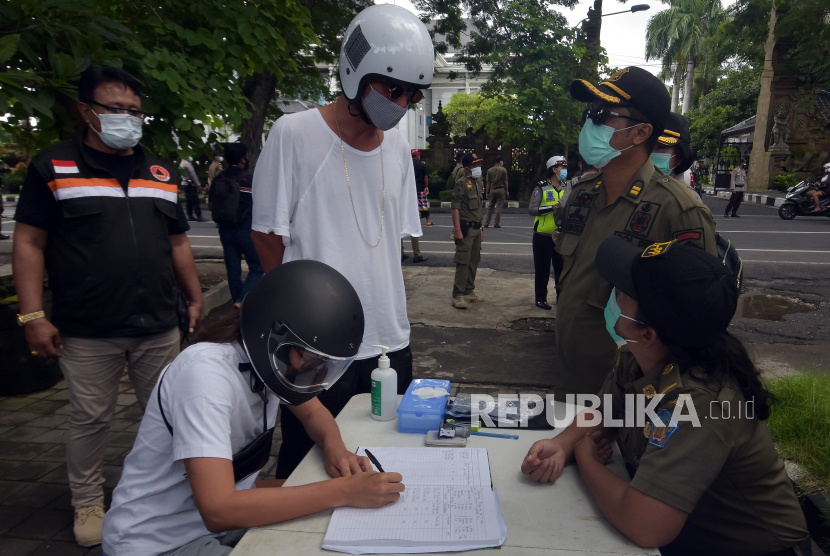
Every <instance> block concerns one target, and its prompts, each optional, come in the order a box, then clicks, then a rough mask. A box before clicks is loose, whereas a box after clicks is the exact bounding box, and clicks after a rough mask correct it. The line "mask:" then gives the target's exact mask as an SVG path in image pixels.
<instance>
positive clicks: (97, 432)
mask: <svg viewBox="0 0 830 556" xmlns="http://www.w3.org/2000/svg"><path fill="white" fill-rule="evenodd" d="M179 341H180V336H179V329H178V328H172V329H170V330H169V331H167V332H161V333H159V334H153V335H150V336H138V337H127V338H63V348H64V349H63V357H61V358H60V359H59V360H58V361H59V362H60V366H61V371H63V376H64V378H65V379H66V382H67V384H68V385H69V409H70V413H69V438H68V440H67V443H66V468H67V472H68V475H69V488H70V490H71V491H72V506H73V507H75V508H85V507H87V506H96V505H98V504H101V503H103V502H104V476H103V472H102V471H103V466H104V448H106V443H107V433H108V432H109V428H110V422H111V421H112V417H113V415H114V414H115V408H116V402H117V400H118V394H119V392H118V383H119V382H120V380H121V375H122V374H123V373H124V367H125V366H126V367H127V373H128V374H129V375H130V381H131V382H132V383H133V388H135V395H136V397H137V398H138V403H139V404H140V405H141V408H142V409H144V408H145V407H147V402H148V401H149V399H150V394H151V393H152V392H153V387H154V386H155V385H156V381H157V380H158V377H159V373H160V372H161V371H162V369H164V367H165V366H167V364H168V363H170V362H171V361H172V360H173V359H174V358H175V357H176V355H178V354H179Z"/></svg>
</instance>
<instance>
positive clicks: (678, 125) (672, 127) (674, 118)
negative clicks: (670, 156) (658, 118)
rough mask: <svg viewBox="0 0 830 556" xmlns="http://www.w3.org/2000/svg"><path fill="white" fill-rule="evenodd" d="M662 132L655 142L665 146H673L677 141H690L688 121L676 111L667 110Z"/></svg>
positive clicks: (687, 142)
mask: <svg viewBox="0 0 830 556" xmlns="http://www.w3.org/2000/svg"><path fill="white" fill-rule="evenodd" d="M663 127H664V128H665V129H663V133H661V134H660V137H659V138H658V139H657V142H658V143H660V144H661V145H666V146H667V147H673V146H675V145H676V144H677V143H678V142H682V143H686V144H687V145H688V144H690V143H691V142H692V134H691V132H690V131H689V121H688V120H687V119H686V118H685V117H683V116H682V115H680V114H678V113H677V112H669V116H668V118H666V123H665V124H663Z"/></svg>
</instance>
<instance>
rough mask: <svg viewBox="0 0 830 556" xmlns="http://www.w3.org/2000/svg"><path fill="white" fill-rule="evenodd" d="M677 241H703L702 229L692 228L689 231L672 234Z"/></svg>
mask: <svg viewBox="0 0 830 556" xmlns="http://www.w3.org/2000/svg"><path fill="white" fill-rule="evenodd" d="M674 238H675V239H676V240H677V241H687V240H691V241H703V228H692V229H690V230H678V231H676V232H674Z"/></svg>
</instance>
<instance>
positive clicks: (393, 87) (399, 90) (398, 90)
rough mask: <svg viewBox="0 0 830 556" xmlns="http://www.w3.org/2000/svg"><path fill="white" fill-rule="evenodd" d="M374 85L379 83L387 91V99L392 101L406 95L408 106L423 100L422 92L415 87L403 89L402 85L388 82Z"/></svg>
mask: <svg viewBox="0 0 830 556" xmlns="http://www.w3.org/2000/svg"><path fill="white" fill-rule="evenodd" d="M376 83H380V84H382V85H383V86H384V87H386V90H388V91H389V98H390V99H392V100H398V99H399V98H401V97H402V96H403V95H406V96H407V98H408V99H409V104H415V103H417V102H420V101H421V99H422V98H424V92H423V91H422V90H421V89H418V88H417V87H404V86H403V85H398V84H397V83H390V82H389V81H376Z"/></svg>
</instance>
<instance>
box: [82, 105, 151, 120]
mask: <svg viewBox="0 0 830 556" xmlns="http://www.w3.org/2000/svg"><path fill="white" fill-rule="evenodd" d="M85 104H95V105H96V106H100V107H101V108H105V109H106V110H107V111H108V112H110V113H112V114H129V115H130V116H133V117H134V118H139V119H142V120H143V119H144V118H146V117H147V113H146V112H142V111H141V110H133V109H131V108H119V107H118V106H107V105H106V104H101V103H100V102H95V101H94V100H90V101H88V102H86V103H85Z"/></svg>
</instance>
